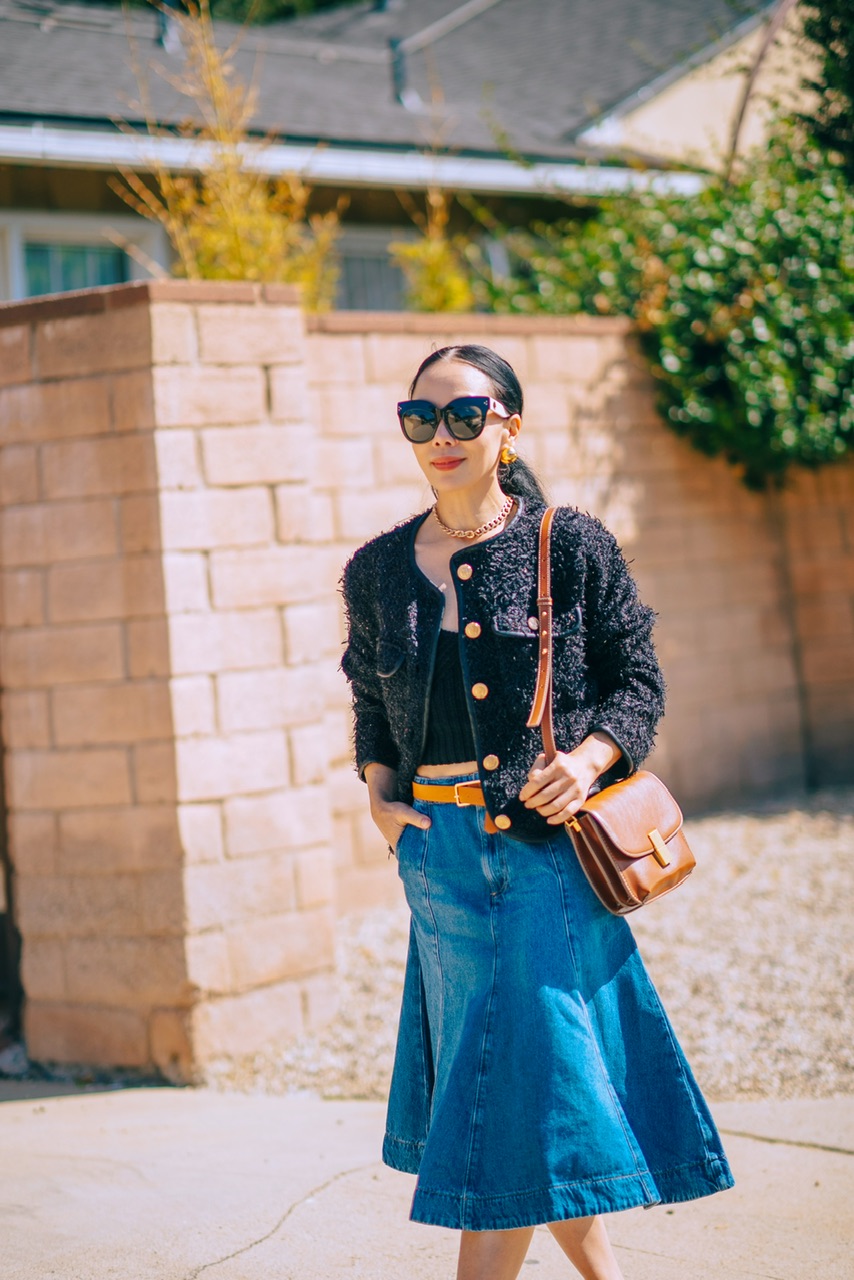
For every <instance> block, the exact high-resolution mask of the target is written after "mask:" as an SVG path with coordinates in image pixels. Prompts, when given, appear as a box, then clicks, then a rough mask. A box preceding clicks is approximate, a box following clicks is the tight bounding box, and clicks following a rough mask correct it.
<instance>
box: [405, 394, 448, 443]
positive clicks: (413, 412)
mask: <svg viewBox="0 0 854 1280" xmlns="http://www.w3.org/2000/svg"><path fill="white" fill-rule="evenodd" d="M398 415H399V417H400V425H401V427H402V428H403V434H404V435H405V436H406V438H407V440H411V441H412V443H413V444H425V443H426V442H427V441H428V440H432V439H433V437H434V435H435V434H436V428H437V426H438V425H439V415H438V413H437V412H436V406H435V405H433V404H431V403H430V401H429V400H407V401H406V402H405V403H404V404H402V405H400V407H399V409H398Z"/></svg>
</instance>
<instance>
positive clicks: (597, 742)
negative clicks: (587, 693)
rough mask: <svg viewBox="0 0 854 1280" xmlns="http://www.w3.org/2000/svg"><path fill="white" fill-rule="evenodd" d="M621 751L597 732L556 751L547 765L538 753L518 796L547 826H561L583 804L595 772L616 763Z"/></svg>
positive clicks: (605, 736)
mask: <svg viewBox="0 0 854 1280" xmlns="http://www.w3.org/2000/svg"><path fill="white" fill-rule="evenodd" d="M621 754H622V753H621V751H620V749H619V747H618V746H617V745H616V743H615V742H614V741H613V739H612V738H609V737H608V735H607V734H606V733H600V732H598V731H597V732H596V733H593V734H591V735H590V736H589V737H588V738H585V739H584V741H583V742H582V743H581V745H580V746H578V747H576V749H575V750H574V751H558V753H557V755H556V756H555V758H554V760H552V762H551V764H546V757H545V756H544V755H542V754H540V755H538V756H537V758H536V760H535V761H534V763H533V765H532V766H531V769H530V772H529V773H528V781H527V782H526V783H525V785H524V787H523V788H522V790H521V791H520V792H519V799H520V800H521V801H522V802H523V803H524V805H525V807H526V808H527V809H535V810H536V811H537V813H539V814H540V815H541V816H542V817H543V818H545V819H546V821H547V822H548V823H549V824H550V825H551V826H553V827H558V826H562V825H563V823H564V822H568V821H569V819H570V818H571V817H572V815H573V814H574V813H575V812H576V810H578V809H580V808H581V806H582V805H583V804H584V801H585V800H586V799H587V796H588V794H589V792H590V788H591V787H592V786H593V783H594V782H595V781H596V779H597V778H598V777H599V775H600V774H602V773H604V772H605V771H606V769H610V768H611V765H613V764H616V762H617V761H618V760H619V758H620V755H621Z"/></svg>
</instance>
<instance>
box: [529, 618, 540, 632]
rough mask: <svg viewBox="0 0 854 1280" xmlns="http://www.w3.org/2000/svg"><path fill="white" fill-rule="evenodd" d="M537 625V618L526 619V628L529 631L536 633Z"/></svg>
mask: <svg viewBox="0 0 854 1280" xmlns="http://www.w3.org/2000/svg"><path fill="white" fill-rule="evenodd" d="M539 625H540V623H539V620H538V619H537V618H529V619H528V626H529V627H530V628H531V630H532V631H536V630H537V627H538V626H539Z"/></svg>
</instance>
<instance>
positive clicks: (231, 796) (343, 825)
mask: <svg viewBox="0 0 854 1280" xmlns="http://www.w3.org/2000/svg"><path fill="white" fill-rule="evenodd" d="M458 340H466V341H483V342H486V343H489V344H491V345H493V346H495V347H496V348H497V349H498V350H499V351H501V352H502V353H503V354H505V355H506V356H507V357H508V358H509V359H510V360H511V362H512V363H513V364H514V366H515V367H516V369H517V370H518V372H519V374H520V376H521V378H522V380H523V383H524V385H525V389H526V404H527V408H526V414H525V424H524V429H523V435H522V437H521V442H520V443H521V451H522V452H523V453H524V454H525V455H526V456H527V457H528V458H529V459H530V460H531V461H532V462H533V463H534V465H535V466H536V467H537V468H538V469H539V471H540V473H541V475H542V476H543V478H544V480H545V481H546V483H547V485H548V486H549V488H550V490H551V493H552V496H553V498H554V499H556V500H557V501H560V502H569V503H573V504H576V505H579V506H581V507H583V508H587V509H590V510H592V511H594V512H595V513H597V514H598V515H600V516H602V518H603V519H605V521H606V523H608V524H609V525H610V526H611V527H612V528H613V529H614V531H615V532H616V533H617V535H618V537H619V538H620V540H621V542H622V544H623V547H624V549H625V551H626V552H627V554H628V555H629V556H630V557H631V558H632V559H633V561H634V567H635V572H636V574H637V577H638V580H639V582H640V585H641V590H642V594H643V596H644V597H645V599H646V600H647V601H648V602H649V603H650V604H652V605H653V606H654V607H655V608H656V610H658V612H659V614H660V618H659V623H658V628H657V639H658V646H659V650H660V654H661V658H662V661H663V664H664V667H665V672H666V675H667V678H668V683H669V689H670V698H669V710H668V715H667V717H666V719H665V722H664V726H663V729H662V732H661V735H660V741H659V746H658V748H657V750H656V753H655V757H654V759H653V761H652V765H653V767H655V768H657V769H658V771H659V772H661V773H662V775H663V776H664V777H665V778H666V779H667V780H668V781H669V782H670V783H671V785H672V786H673V788H674V790H675V791H676V793H677V795H678V796H679V798H680V799H681V800H682V802H683V804H684V806H685V807H686V809H688V810H697V809H701V808H704V807H708V806H712V805H719V804H731V803H737V802H739V801H741V800H745V799H750V798H753V797H755V796H757V795H760V794H764V793H768V792H780V791H786V790H789V789H793V788H796V789H800V788H802V787H803V785H804V783H805V781H807V780H812V781H815V780H824V781H836V780H846V778H848V776H849V763H848V762H849V761H850V758H851V751H852V747H854V643H852V641H854V467H852V466H851V465H850V464H845V465H842V466H838V467H836V468H831V469H827V470H825V471H823V472H820V473H817V474H803V475H798V476H796V477H795V479H794V481H793V483H792V485H791V487H790V489H789V490H788V491H787V492H786V493H785V494H784V495H782V496H781V497H780V498H778V499H769V498H767V497H764V496H760V495H755V494H750V493H748V492H747V491H746V490H745V489H744V488H743V487H742V486H741V485H740V484H739V482H738V480H737V478H736V477H735V476H734V475H733V473H732V472H731V471H730V470H729V469H728V468H727V467H726V466H725V465H724V464H722V463H715V462H709V461H708V460H707V459H704V458H701V457H699V456H698V455H697V454H695V453H694V452H693V451H692V450H691V449H689V448H688V446H687V445H685V444H683V443H682V442H681V441H679V440H678V439H676V438H675V437H674V436H673V435H672V434H671V433H670V432H669V431H668V430H666V429H665V428H664V427H663V426H662V424H661V423H660V421H659V420H658V418H657V416H656V413H655V410H654V407H653V399H652V389H651V386H650V383H649V379H648V376H647V374H646V372H645V370H644V368H643V366H642V363H641V362H640V359H639V357H638V356H637V354H636V352H635V350H634V346H633V342H632V339H631V334H630V331H629V327H628V325H627V324H626V323H625V322H623V321H615V320H603V319H584V318H582V319H577V320H545V319H544V320H533V319H516V318H497V317H458V318H449V317H444V318H442V317H420V316H383V315H375V314H371V315H355V314H352V313H350V314H344V313H342V314H337V315H335V314H333V315H331V316H328V317H324V318H320V319H315V320H313V321H310V322H309V323H308V325H306V322H305V320H304V318H303V316H302V313H301V312H300V310H299V308H298V306H297V304H296V299H295V298H294V296H293V295H292V294H291V293H290V292H289V291H288V290H283V289H281V288H268V289H266V290H262V289H260V288H257V287H254V286H249V285H216V284H206V285H190V284H181V283H177V282H165V283H152V284H148V285H138V286H123V287H119V288H116V289H111V290H97V291H93V292H91V293H88V294H80V295H70V296H67V297H65V298H62V299H56V300H45V301H37V302H33V303H29V304H22V305H16V306H9V307H0V502H2V512H0V533H1V534H2V545H0V565H1V566H2V605H3V617H2V632H0V641H2V650H0V686H2V691H3V742H4V748H5V776H6V787H7V804H8V824H9V837H10V857H11V860H12V864H13V871H14V875H13V891H14V902H13V909H14V912H15V918H16V921H17V924H18V926H19V928H20V930H21V933H22V935H23V960H22V977H23V983H24V988H25V992H26V1023H25V1025H26V1034H27V1040H28V1047H29V1050H30V1053H31V1054H32V1055H33V1056H34V1057H36V1058H40V1057H41V1058H45V1059H50V1058H53V1059H60V1060H71V1061H75V1060H87V1061H96V1062H108V1063H122V1064H131V1065H137V1066H146V1065H150V1064H155V1065H157V1066H159V1067H160V1068H161V1069H163V1070H168V1071H171V1072H172V1073H173V1074H178V1075H183V1076H190V1075H192V1073H193V1071H194V1070H195V1069H196V1068H197V1066H198V1065H199V1064H202V1063H204V1062H205V1061H207V1060H210V1059H211V1058H213V1057H216V1056H219V1055H221V1054H229V1053H241V1052H250V1051H251V1050H252V1049H253V1048H254V1047H257V1046H260V1045H261V1044H263V1043H265V1042H268V1041H276V1040H279V1041H281V1040H285V1039H288V1038H291V1037H293V1036H295V1035H299V1034H301V1033H303V1032H304V1031H305V1030H306V1029H307V1028H310V1027H311V1026H316V1025H318V1024H319V1023H321V1022H322V1021H323V1020H324V1019H325V1018H328V1017H329V1016H330V1015H331V1014H332V1012H333V1003H332V996H331V982H330V977H331V974H332V968H333V963H334V957H333V944H334V921H335V912H336V911H346V910H352V909H355V908H359V907H364V906H367V905H370V904H372V903H375V902H379V901H384V900H386V901H387V900H389V899H391V898H393V897H394V896H395V895H397V894H398V893H399V887H398V881H397V877H396V874H395V869H394V864H393V863H390V862H389V861H388V859H387V856H386V850H385V848H384V846H383V844H382V841H381V840H380V839H379V837H378V836H377V835H376V834H375V833H374V831H373V828H372V826H371V823H370V820H369V817H368V815H367V811H366V806H365V791H364V788H363V786H362V784H361V783H359V781H358V780H357V779H356V777H355V774H354V773H353V771H352V768H351V766H350V761H349V716H348V709H347V692H346V687H345V684H344V681H343V678H342V677H341V675H340V673H339V672H338V670H337V662H338V656H339V654H340V640H341V633H340V617H339V608H338V600H337V595H336V584H337V580H338V576H339V573H340V568H341V564H342V563H343V561H344V559H345V558H346V557H347V556H348V555H349V554H350V553H351V552H352V550H353V549H354V548H355V547H356V546H357V545H358V544H359V543H360V542H361V541H363V540H364V539H365V538H367V537H369V536H370V535H372V534H373V533H375V532H378V531H379V530H380V529H382V528H383V527H387V526H388V525H389V524H391V523H393V522H395V521H396V520H398V519H400V518H402V517H404V516H406V515H408V514H409V513H411V512H414V511H417V510H420V509H423V508H424V507H425V506H426V505H427V504H428V502H429V500H430V494H429V492H428V491H427V490H426V487H425V485H424V482H423V480H422V479H421V475H420V472H419V471H418V470H417V468H416V467H415V464H414V461H413V459H412V457H411V455H410V452H409V450H408V447H407V446H406V444H405V442H404V441H403V439H402V437H401V436H400V432H399V429H398V427H397V423H396V420H395V416H394V404H395V402H396V400H397V399H398V398H400V396H401V394H402V393H403V392H404V391H405V389H406V387H407V385H408V382H409V379H410V378H411V376H412V372H413V371H414V369H415V367H416V366H417V364H418V363H419V361H420V360H421V358H422V357H423V355H424V354H425V353H426V352H427V351H428V350H429V349H430V348H431V346H432V345H433V344H441V343H444V342H448V341H458Z"/></svg>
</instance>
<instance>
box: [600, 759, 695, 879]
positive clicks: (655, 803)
mask: <svg viewBox="0 0 854 1280" xmlns="http://www.w3.org/2000/svg"><path fill="white" fill-rule="evenodd" d="M582 815H584V816H587V817H589V818H590V820H591V821H593V822H595V823H596V825H597V826H598V827H600V828H601V830H602V832H603V834H604V835H605V836H606V837H607V839H608V840H609V842H610V843H611V844H614V845H616V846H617V848H618V849H621V850H622V852H623V853H624V854H625V856H626V857H627V858H642V857H645V856H646V855H647V854H649V853H651V852H652V842H651V841H650V839H649V836H648V833H649V832H650V831H652V830H654V829H655V830H657V831H658V832H659V834H660V835H661V838H662V839H663V840H664V841H665V842H666V841H668V840H672V839H673V837H674V836H675V835H676V832H677V831H678V830H679V829H680V827H681V826H682V810H681V809H680V808H679V805H678V804H677V803H676V801H675V800H674V799H673V796H672V795H671V794H670V792H669V791H668V790H667V787H666V786H665V785H664V783H663V782H662V781H661V780H660V778H657V777H656V776H655V774H654V773H648V772H646V770H640V771H639V772H638V773H634V774H632V776H631V777H630V778H625V779H624V780H623V781H622V782H615V783H614V784H613V786H610V787H605V789H604V790H603V791H600V792H598V793H597V794H596V795H595V796H590V797H589V798H588V799H587V800H585V802H584V805H583V807H582V808H581V809H580V810H579V811H578V814H577V816H578V817H579V818H580V817H582Z"/></svg>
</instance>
